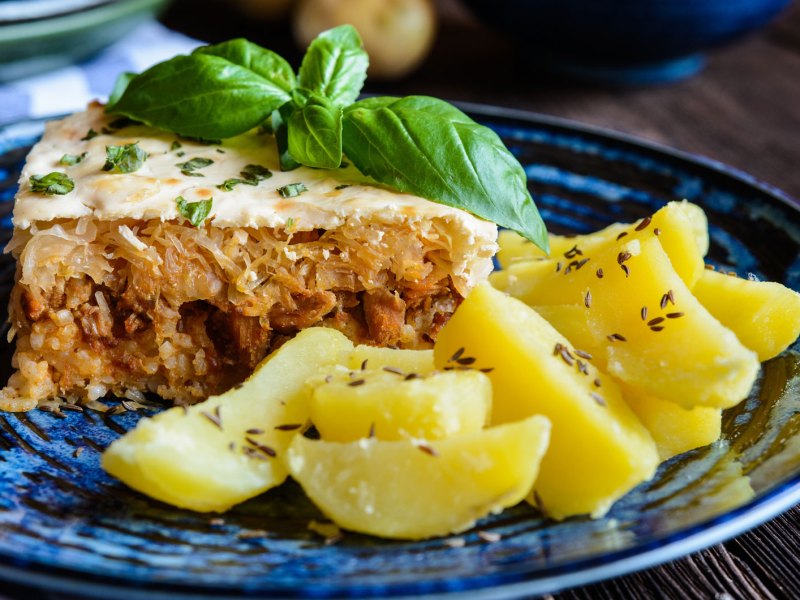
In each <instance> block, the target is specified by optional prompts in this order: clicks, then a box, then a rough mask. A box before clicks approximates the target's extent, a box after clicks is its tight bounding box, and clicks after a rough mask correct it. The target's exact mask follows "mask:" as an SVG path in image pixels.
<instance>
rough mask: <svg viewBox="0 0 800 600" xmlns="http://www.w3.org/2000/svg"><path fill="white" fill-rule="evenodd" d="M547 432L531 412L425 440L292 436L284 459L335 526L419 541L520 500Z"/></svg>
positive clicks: (456, 529) (536, 466) (462, 526)
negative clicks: (505, 422)
mask: <svg viewBox="0 0 800 600" xmlns="http://www.w3.org/2000/svg"><path fill="white" fill-rule="evenodd" d="M549 433H550V424H549V422H548V421H547V419H545V418H543V417H539V416H535V417H530V418H528V419H525V420H522V421H519V422H517V423H511V424H508V425H503V426H499V427H493V428H491V429H486V430H483V431H478V432H475V433H470V434H466V435H459V436H456V437H452V438H449V439H446V440H441V441H432V442H415V441H411V440H401V441H394V442H389V441H380V440H377V439H374V438H372V439H362V440H359V441H357V442H350V443H339V442H326V441H322V440H316V441H315V440H310V439H307V438H305V437H303V436H300V435H298V436H296V437H295V439H294V440H293V441H292V444H291V446H290V447H289V451H288V453H287V455H286V456H287V459H286V460H287V464H288V467H289V471H290V472H291V475H292V477H293V478H294V479H295V480H296V481H297V482H298V483H300V485H301V486H302V487H303V490H304V491H305V492H306V494H307V495H308V497H309V498H311V500H312V501H313V502H314V504H316V505H317V507H318V508H319V509H320V510H322V512H323V513H325V514H326V515H327V516H328V517H329V518H330V519H332V520H333V521H334V522H335V523H337V524H338V525H339V526H340V527H343V528H345V529H350V530H352V531H358V532H361V533H368V534H372V535H377V536H381V537H390V538H402V539H421V538H426V537H432V536H437V535H446V534H448V533H455V532H459V531H463V530H465V529H468V528H469V527H472V525H474V524H475V521H476V520H477V519H480V518H481V517H484V516H486V515H488V514H490V513H495V512H499V511H500V510H502V509H503V508H506V507H508V506H513V505H514V504H517V503H518V502H519V501H520V500H522V499H523V498H525V496H526V495H527V494H528V492H529V491H530V489H531V486H532V485H533V483H534V481H535V480H536V475H537V472H538V470H539V462H540V461H541V458H542V455H543V454H544V452H545V449H546V448H547V442H548V437H549Z"/></svg>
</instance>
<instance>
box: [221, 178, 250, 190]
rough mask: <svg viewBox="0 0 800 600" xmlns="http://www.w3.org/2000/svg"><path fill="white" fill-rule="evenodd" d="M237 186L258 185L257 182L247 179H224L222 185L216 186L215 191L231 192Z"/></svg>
mask: <svg viewBox="0 0 800 600" xmlns="http://www.w3.org/2000/svg"><path fill="white" fill-rule="evenodd" d="M237 185H258V182H257V181H250V180H248V179H239V178H238V177H232V178H231V179H226V180H225V181H223V182H222V183H220V184H219V185H218V186H217V189H220V190H222V191H223V192H232V191H233V188H235V187H236V186H237Z"/></svg>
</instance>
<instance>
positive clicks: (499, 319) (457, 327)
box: [434, 285, 658, 519]
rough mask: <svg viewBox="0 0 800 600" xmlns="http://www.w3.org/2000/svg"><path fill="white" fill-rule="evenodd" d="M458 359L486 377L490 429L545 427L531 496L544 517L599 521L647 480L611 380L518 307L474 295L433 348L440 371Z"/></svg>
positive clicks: (637, 432)
mask: <svg viewBox="0 0 800 600" xmlns="http://www.w3.org/2000/svg"><path fill="white" fill-rule="evenodd" d="M557 344H560V345H561V346H563V347H565V351H569V354H564V352H562V351H561V349H560V348H559V346H557ZM462 348H463V351H461V349H462ZM459 352H460V354H459ZM455 355H458V358H459V359H461V360H463V359H465V358H466V359H473V358H474V359H475V362H474V363H472V364H471V366H473V367H476V368H491V369H493V370H492V371H491V372H489V373H488V375H489V378H490V379H491V381H492V388H493V390H494V397H493V409H492V420H493V422H494V423H508V422H512V421H517V420H519V419H524V418H526V417H528V416H530V415H533V414H541V415H544V416H545V417H547V418H548V419H550V421H551V422H552V424H553V432H552V437H551V443H550V448H549V450H548V451H547V454H546V456H545V458H544V460H543V461H542V466H541V473H540V475H539V479H538V480H537V483H536V488H535V489H536V492H537V496H538V498H539V499H540V500H541V501H542V503H543V505H544V507H545V510H546V512H547V514H548V515H550V516H552V517H554V518H556V519H563V518H565V517H568V516H571V515H579V514H591V515H593V516H601V515H603V514H604V513H605V512H606V511H607V510H608V509H609V508H610V507H611V505H612V503H613V502H614V501H615V500H617V499H618V498H620V497H621V496H622V495H624V494H625V493H626V492H628V491H629V490H630V489H631V488H633V487H634V486H636V485H637V484H639V483H641V482H642V481H645V480H647V479H649V478H650V477H652V475H653V473H654V472H655V469H656V466H657V464H658V457H657V454H656V448H655V444H654V443H653V440H652V438H651V437H650V434H649V433H648V432H647V430H646V429H645V428H644V427H643V426H642V424H641V423H640V422H639V420H638V419H637V418H636V416H635V415H634V414H633V412H632V411H631V410H630V408H629V407H628V405H627V404H626V403H625V401H624V400H623V399H622V395H621V393H620V390H619V388H618V386H617V385H616V384H615V382H614V381H613V379H612V378H611V377H609V376H607V375H605V374H603V373H600V372H599V371H598V370H597V369H596V368H595V367H594V366H592V365H591V364H590V363H589V362H588V361H587V360H585V359H581V358H580V357H579V356H577V355H576V354H574V351H573V349H572V348H571V346H570V345H569V342H568V341H567V340H566V338H564V337H563V336H562V335H561V334H559V333H558V332H557V331H556V330H555V329H553V327H551V326H550V325H549V324H548V323H547V321H545V320H544V319H542V318H541V317H540V316H539V315H538V314H537V313H536V312H535V311H534V310H533V309H531V308H530V307H528V306H526V305H525V304H523V303H522V302H520V301H518V300H516V299H514V298H510V297H508V296H506V295H505V294H503V293H502V292H499V291H497V290H494V289H493V288H491V287H490V286H488V285H481V286H478V287H476V288H475V289H474V290H473V291H472V292H471V293H470V294H469V296H467V298H466V300H464V302H463V303H462V304H461V306H460V307H459V308H458V310H457V311H456V312H455V314H454V315H453V317H452V318H451V319H450V321H449V322H448V323H447V325H445V326H444V328H443V329H442V330H441V331H440V332H439V336H438V338H437V341H436V345H435V347H434V358H435V360H436V366H437V367H439V368H444V367H446V366H451V365H452V364H453V360H452V359H453V357H454V356H455ZM570 363H571V364H570ZM595 382H597V383H599V385H597V383H595Z"/></svg>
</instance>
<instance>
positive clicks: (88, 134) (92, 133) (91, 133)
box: [81, 129, 99, 142]
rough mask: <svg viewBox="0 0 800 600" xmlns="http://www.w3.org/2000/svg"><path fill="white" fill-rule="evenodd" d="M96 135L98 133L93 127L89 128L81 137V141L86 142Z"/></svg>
mask: <svg viewBox="0 0 800 600" xmlns="http://www.w3.org/2000/svg"><path fill="white" fill-rule="evenodd" d="M98 135H99V134H98V133H97V132H96V131H95V130H94V129H89V131H87V132H86V135H85V136H83V137H82V138H81V141H82V142H87V141H89V140H92V139H94V138H96V137H97V136H98Z"/></svg>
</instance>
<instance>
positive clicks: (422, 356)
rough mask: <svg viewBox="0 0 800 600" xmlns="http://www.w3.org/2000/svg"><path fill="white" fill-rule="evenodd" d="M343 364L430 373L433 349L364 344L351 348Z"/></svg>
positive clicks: (358, 367) (351, 367)
mask: <svg viewBox="0 0 800 600" xmlns="http://www.w3.org/2000/svg"><path fill="white" fill-rule="evenodd" d="M364 361H366V363H365V362H364ZM344 364H345V365H347V367H348V368H350V369H360V368H362V367H364V368H368V369H383V368H384V367H390V368H395V369H399V370H400V371H403V372H404V373H417V374H418V375H423V374H427V373H430V372H431V371H433V369H434V366H433V350H398V349H395V348H378V347H376V346H366V345H359V346H356V347H355V348H353V350H352V352H350V353H348V355H347V358H346V359H345V363H344Z"/></svg>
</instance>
